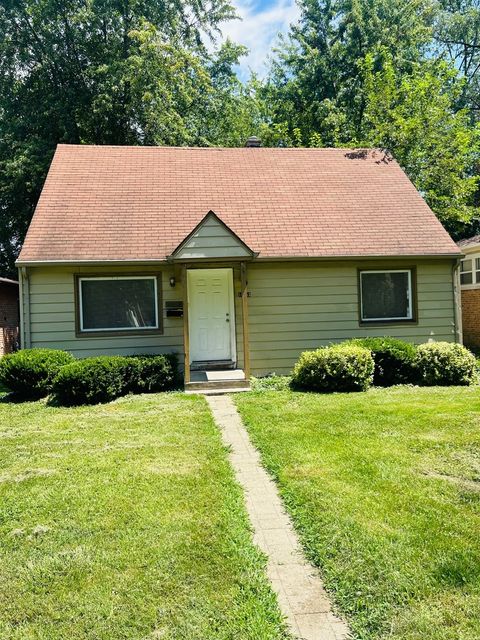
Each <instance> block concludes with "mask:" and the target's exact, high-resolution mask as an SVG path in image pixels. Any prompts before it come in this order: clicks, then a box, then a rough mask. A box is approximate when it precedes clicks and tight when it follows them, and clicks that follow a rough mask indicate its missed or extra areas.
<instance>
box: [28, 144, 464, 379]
mask: <svg viewBox="0 0 480 640" xmlns="http://www.w3.org/2000/svg"><path fill="white" fill-rule="evenodd" d="M460 257H461V251H460V250H459V248H458V247H457V245H456V244H455V243H454V242H453V241H452V239H451V238H450V236H449V235H448V233H447V232H446V231H445V230H444V228H443V227H442V225H441V224H440V222H439V221H438V220H437V218H436V217H435V215H434V214H433V213H432V211H431V210H430V209H429V207H428V206H427V205H426V203H425V201H424V200H423V199H422V197H421V196H420V194H419V193H418V191H417V190H416V189H415V187H414V186H413V184H412V183H411V182H410V180H409V179H408V178H407V176H406V175H405V173H404V172H403V171H402V169H401V168H400V166H399V165H398V164H397V162H396V161H395V160H394V159H393V158H392V157H391V156H389V155H388V154H387V153H385V152H384V151H382V150H355V149H281V148H275V149H272V148H262V147H258V146H256V144H255V141H253V143H252V144H247V146H246V147H244V148H235V149H224V148H166V147H115V146H87V145H59V146H58V148H57V151H56V153H55V156H54V158H53V161H52V164H51V167H50V171H49V173H48V177H47V179H46V182H45V186H44V188H43V192H42V194H41V197H40V200H39V202H38V206H37V208H36V211H35V214H34V216H33V220H32V222H31V225H30V228H29V230H28V233H27V236H26V239H25V243H24V245H23V249H22V251H21V254H20V256H19V259H18V262H17V265H18V267H19V273H20V284H21V318H22V330H21V340H22V345H23V346H24V347H53V348H59V349H66V350H68V351H71V352H72V353H73V354H74V355H76V356H80V357H82V356H91V355H96V354H97V355H98V354H133V353H164V352H177V353H178V354H179V356H180V362H181V365H182V366H184V372H185V380H186V383H189V382H190V381H191V373H190V372H191V371H193V370H202V371H208V370H210V369H217V370H218V369H221V370H229V369H232V368H233V369H236V370H238V371H240V372H241V377H242V378H246V379H248V377H249V375H250V373H252V374H255V375H264V374H268V373H271V372H277V373H287V372H289V371H290V370H291V369H292V366H293V364H294V363H295V361H296V359H297V358H298V356H299V354H300V353H301V352H302V351H304V350H306V349H313V348H316V347H318V346H320V345H325V344H328V343H330V342H332V341H341V340H344V339H346V338H351V337H353V336H359V337H360V336H382V335H390V336H396V337H399V338H404V339H407V340H410V341H412V342H417V343H418V342H423V341H427V340H449V341H461V339H462V336H461V318H460V312H459V300H458V295H459V278H458V271H459V259H460ZM216 377H217V378H218V377H221V375H220V374H219V373H218V371H217V374H216Z"/></svg>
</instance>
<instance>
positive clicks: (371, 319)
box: [360, 269, 413, 322]
mask: <svg viewBox="0 0 480 640" xmlns="http://www.w3.org/2000/svg"><path fill="white" fill-rule="evenodd" d="M364 273H377V274H378V273H407V274H408V315H406V316H395V317H389V318H387V317H381V318H365V317H364V315H363V287H362V276H363V274H364ZM360 318H361V320H362V322H381V321H385V320H386V321H389V320H400V321H401V320H413V305H412V270H411V269H370V270H368V269H365V270H363V269H362V270H361V271H360Z"/></svg>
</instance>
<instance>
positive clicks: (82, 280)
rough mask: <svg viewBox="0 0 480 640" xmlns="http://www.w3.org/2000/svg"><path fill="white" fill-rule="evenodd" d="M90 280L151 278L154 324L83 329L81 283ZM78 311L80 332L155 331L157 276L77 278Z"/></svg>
mask: <svg viewBox="0 0 480 640" xmlns="http://www.w3.org/2000/svg"><path fill="white" fill-rule="evenodd" d="M91 280H100V281H105V280H153V287H154V301H155V326H148V327H95V328H94V329H84V327H83V299H82V296H83V289H82V283H83V282H85V281H91ZM78 311H79V315H80V318H79V326H80V331H81V333H98V332H99V331H108V332H112V331H155V330H158V329H159V328H160V325H159V317H158V278H157V276H156V275H153V276H92V277H88V276H86V277H80V278H78Z"/></svg>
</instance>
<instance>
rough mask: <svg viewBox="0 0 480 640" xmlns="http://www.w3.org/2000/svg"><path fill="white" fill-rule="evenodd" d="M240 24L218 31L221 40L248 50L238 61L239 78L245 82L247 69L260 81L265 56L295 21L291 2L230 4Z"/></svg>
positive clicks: (236, 0) (248, 0)
mask: <svg viewBox="0 0 480 640" xmlns="http://www.w3.org/2000/svg"><path fill="white" fill-rule="evenodd" d="M233 4H234V5H235V6H236V8H237V13H238V15H239V16H240V17H241V18H242V20H232V21H231V22H229V23H227V24H225V25H224V26H223V28H222V33H223V35H224V37H227V36H228V37H230V39H231V40H233V41H234V42H237V43H239V44H244V45H245V46H246V47H248V49H249V51H250V53H249V54H248V56H245V57H243V58H242V60H241V64H240V69H239V76H240V77H241V79H242V80H246V79H247V78H248V76H249V74H250V71H249V70H250V69H252V71H255V72H256V73H257V74H258V75H259V76H260V77H262V78H263V77H264V76H265V74H266V71H267V67H266V63H267V56H268V54H269V52H270V51H271V49H272V47H273V46H274V45H275V43H276V41H277V37H278V33H286V32H287V31H288V28H289V25H290V24H291V23H292V22H294V21H296V20H297V19H298V17H299V10H298V7H297V5H296V3H295V0H233Z"/></svg>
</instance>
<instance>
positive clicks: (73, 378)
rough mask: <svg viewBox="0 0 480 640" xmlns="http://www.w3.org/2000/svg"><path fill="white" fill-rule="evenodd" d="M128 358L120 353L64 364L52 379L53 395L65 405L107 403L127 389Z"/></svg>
mask: <svg viewBox="0 0 480 640" xmlns="http://www.w3.org/2000/svg"><path fill="white" fill-rule="evenodd" d="M129 365H130V360H129V358H125V357H122V356H98V357H93V358H85V359H84V360H77V361H76V362H72V363H71V364H69V365H67V366H65V367H63V368H62V369H61V370H60V371H59V372H58V375H57V376H56V378H55V380H54V381H53V389H52V391H53V395H54V398H55V400H56V402H58V403H59V404H62V405H65V406H72V405H79V404H97V403H99V402H108V401H110V400H114V399H115V398H118V397H119V396H121V395H123V394H124V393H126V391H127V384H126V378H127V372H128V370H129Z"/></svg>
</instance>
